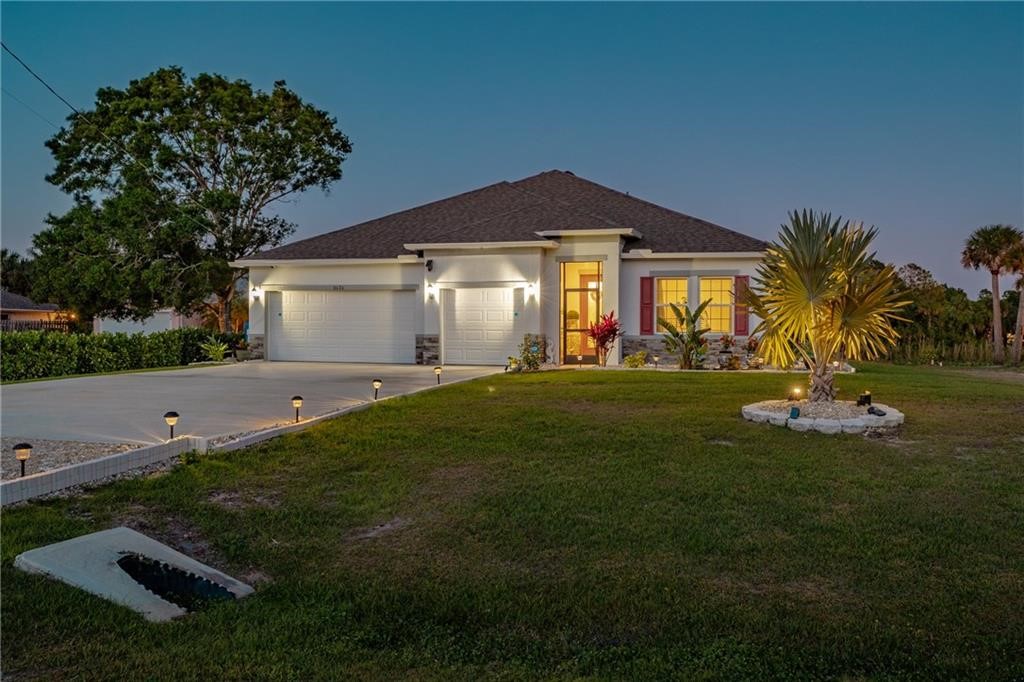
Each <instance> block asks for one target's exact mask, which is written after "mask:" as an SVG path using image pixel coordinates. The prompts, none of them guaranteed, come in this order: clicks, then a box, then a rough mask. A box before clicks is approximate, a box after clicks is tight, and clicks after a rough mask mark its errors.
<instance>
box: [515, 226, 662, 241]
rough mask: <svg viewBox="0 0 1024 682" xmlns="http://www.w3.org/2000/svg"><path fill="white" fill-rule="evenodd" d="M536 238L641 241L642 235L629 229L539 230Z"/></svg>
mask: <svg viewBox="0 0 1024 682" xmlns="http://www.w3.org/2000/svg"><path fill="white" fill-rule="evenodd" d="M534 234H535V235H537V236H538V237H604V236H619V237H632V238H634V239H643V235H642V234H640V233H639V232H637V231H636V230H634V229H633V228H631V227H612V228H603V227H602V228H594V229H587V230H541V231H539V232H534Z"/></svg>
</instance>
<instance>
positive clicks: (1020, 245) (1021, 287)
mask: <svg viewBox="0 0 1024 682" xmlns="http://www.w3.org/2000/svg"><path fill="white" fill-rule="evenodd" d="M1006 267H1007V268H1008V269H1009V271H1010V272H1012V273H1013V274H1015V275H1018V277H1017V282H1016V286H1017V322H1016V324H1015V325H1014V327H1013V349H1012V350H1011V351H1010V357H1011V358H1013V363H1014V364H1015V365H1019V364H1020V361H1021V341H1022V339H1021V337H1024V237H1022V238H1021V239H1019V240H1017V243H1016V244H1014V245H1013V246H1011V247H1010V248H1009V250H1008V251H1007V252H1006Z"/></svg>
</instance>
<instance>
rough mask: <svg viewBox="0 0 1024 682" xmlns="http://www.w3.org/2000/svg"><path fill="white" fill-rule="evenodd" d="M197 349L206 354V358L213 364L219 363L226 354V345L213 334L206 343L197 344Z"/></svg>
mask: <svg viewBox="0 0 1024 682" xmlns="http://www.w3.org/2000/svg"><path fill="white" fill-rule="evenodd" d="M199 347H200V348H202V349H203V352H204V353H206V357H208V358H210V359H211V360H213V361H214V362H221V361H222V360H223V359H224V355H225V354H226V353H227V352H228V344H226V343H224V342H223V341H219V340H218V339H217V337H216V336H214V335H213V334H211V335H210V337H209V338H208V339H207V340H206V341H204V342H203V343H201V344H199Z"/></svg>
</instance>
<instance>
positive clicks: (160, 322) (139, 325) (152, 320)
mask: <svg viewBox="0 0 1024 682" xmlns="http://www.w3.org/2000/svg"><path fill="white" fill-rule="evenodd" d="M201 326H203V318H202V316H201V315H182V314H181V313H179V312H176V311H174V310H171V309H170V308H162V309H160V310H157V311H155V312H154V313H153V314H152V315H150V316H149V317H146V318H144V319H141V320H132V319H126V320H115V319H114V318H112V317H95V318H93V321H92V330H93V332H94V333H96V334H99V333H101V332H113V333H116V332H124V333H126V334H137V333H142V334H152V333H153V332H163V331H167V330H168V329H182V328H184V327H201Z"/></svg>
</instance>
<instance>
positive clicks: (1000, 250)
mask: <svg viewBox="0 0 1024 682" xmlns="http://www.w3.org/2000/svg"><path fill="white" fill-rule="evenodd" d="M1021 238H1022V234H1021V231H1020V230H1018V229H1017V228H1015V227H1013V226H1012V225H988V226H986V227H979V228H978V229H977V230H975V231H974V232H972V233H971V236H970V237H968V238H967V243H966V244H965V245H964V251H963V254H962V255H961V258H960V262H961V263H963V266H964V267H965V268H974V269H975V270H978V269H981V268H985V269H986V270H988V271H989V274H991V275H992V359H993V360H994V361H995V362H996V363H999V364H1002V362H1003V360H1004V359H1005V356H1006V351H1005V348H1004V346H1005V338H1006V337H1005V336H1004V335H1003V314H1002V310H1001V309H1000V305H999V277H1000V275H1005V274H1006V273H1007V272H1009V270H1008V268H1007V263H1006V257H1007V253H1008V251H1009V250H1010V249H1011V248H1012V247H1013V246H1014V244H1016V243H1017V242H1019V241H1020V240H1021Z"/></svg>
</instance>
